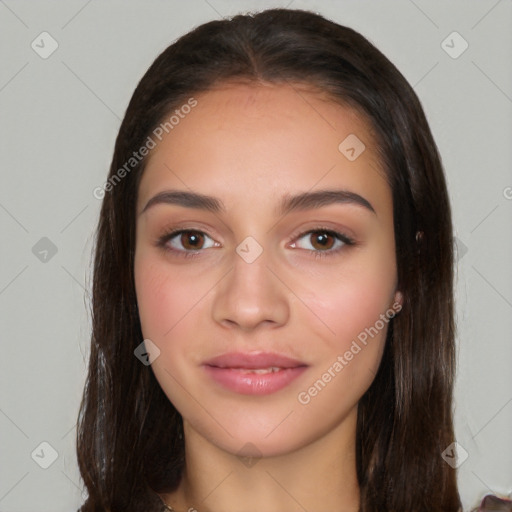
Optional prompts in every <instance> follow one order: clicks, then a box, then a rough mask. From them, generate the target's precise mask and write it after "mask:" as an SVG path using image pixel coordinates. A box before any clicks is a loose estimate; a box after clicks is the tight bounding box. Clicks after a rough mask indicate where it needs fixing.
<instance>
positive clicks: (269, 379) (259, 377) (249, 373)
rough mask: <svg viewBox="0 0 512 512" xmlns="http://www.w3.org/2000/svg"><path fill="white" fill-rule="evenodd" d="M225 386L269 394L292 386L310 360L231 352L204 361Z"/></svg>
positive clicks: (215, 379)
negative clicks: (302, 360)
mask: <svg viewBox="0 0 512 512" xmlns="http://www.w3.org/2000/svg"><path fill="white" fill-rule="evenodd" d="M202 367H203V369H204V370H205V372H206V374H207V375H208V376H209V377H210V378H211V379H212V380H213V381H215V382H216V383H217V384H220V386H221V387H223V388H225V389H228V390H230V391H233V392H235V393H240V394H244V395H266V394H270V393H274V392H276V391H279V390H280V389H283V388H284V387H286V386H288V385H289V384H290V383H291V382H292V381H293V380H295V379H296V378H297V377H298V376H299V375H301V374H302V373H303V372H304V371H305V370H306V368H307V367H308V365H307V364H305V363H303V362H301V361H298V360H296V359H292V358H289V357H286V356H283V355H280V354H275V353H252V354H249V353H229V354H222V355H221V356H218V357H215V358H213V359H210V360H208V361H206V362H205V363H203V365H202Z"/></svg>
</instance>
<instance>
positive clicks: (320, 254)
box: [156, 226, 356, 258]
mask: <svg viewBox="0 0 512 512" xmlns="http://www.w3.org/2000/svg"><path fill="white" fill-rule="evenodd" d="M317 232H320V233H324V234H328V235H331V236H334V238H336V239H337V240H339V241H340V242H343V245H342V246H341V247H338V248H337V249H330V250H326V251H310V252H313V253H314V257H315V258H328V257H331V256H335V255H336V254H338V253H339V251H341V250H342V249H343V248H344V247H345V246H351V245H356V242H355V240H353V239H352V238H350V237H349V236H348V235H346V234H344V233H339V232H338V231H334V230H332V229H329V228H325V227H323V226H318V227H315V228H313V229H309V230H308V231H304V232H302V233H299V234H298V235H294V236H293V237H292V238H291V239H289V240H288V243H290V242H291V241H292V240H295V239H297V240H298V239H301V238H303V237H304V236H306V235H310V234H312V233H317ZM182 233H200V234H202V235H206V236H208V234H207V233H205V232H204V231H201V230H199V229H192V228H187V229H176V230H171V231H170V232H167V233H164V234H163V235H162V236H161V237H159V238H158V240H157V242H156V245H157V246H158V247H160V248H162V249H163V250H164V251H166V252H172V253H175V254H176V253H177V254H178V255H179V256H181V257H184V258H195V257H197V256H199V255H200V252H201V251H202V249H199V250H197V251H181V250H176V249H171V248H170V247H168V246H167V242H168V241H169V240H171V239H172V238H174V237H175V236H177V235H181V234H182ZM209 238H211V237H209ZM305 250H306V251H308V249H305Z"/></svg>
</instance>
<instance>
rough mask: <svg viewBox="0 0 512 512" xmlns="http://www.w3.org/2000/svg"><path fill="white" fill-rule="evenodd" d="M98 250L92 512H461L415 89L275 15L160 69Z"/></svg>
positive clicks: (106, 203) (439, 245)
mask: <svg viewBox="0 0 512 512" xmlns="http://www.w3.org/2000/svg"><path fill="white" fill-rule="evenodd" d="M99 192H100V194H101V195H102V196H104V199H103V204H102V209H101V215H100V221H99V226H98V232H97V243H96V248H95V251H96V253H95V266H94V283H93V332H92V346H91V354H90V364H89V373H88V377H87V383H86V388H85V391H84V397H83V401H82V405H81V410H80V417H79V428H78V434H77V452H78V462H79V468H80V472H81V475H82V478H83V480H84V482H85V485H86V486H87V490H88V494H89V496H88V499H87V501H86V503H85V504H84V505H83V507H82V508H81V511H82V512H89V511H100V510H101V511H103V510H105V511H107V510H108V511H111V512H120V511H130V512H136V511H141V512H142V511H144V512H149V511H158V510H175V511H176V512H182V511H185V510H189V511H191V510H197V511H198V512H206V511H223V512H231V511H235V510H236V511H238V512H240V511H247V512H249V511H253V510H265V511H266V512H278V511H287V512H288V511H290V512H291V511H298V510H310V511H322V512H330V511H335V510H336V511H337V510H340V511H341V510H343V511H361V512H362V511H365V512H366V511H379V512H380V511H408V512H412V511H423V510H425V511H427V510H428V511H429V512H431V511H443V512H449V511H458V510H460V508H461V504H460V499H459V495H458V491H457V486H456V474H455V470H454V469H453V468H452V465H450V464H448V463H447V462H445V460H444V459H443V457H442V453H443V452H444V450H445V449H446V448H448V447H450V445H451V444H452V443H453V441H454V433H453V424H452V385H453V377H454V321H453V291H452V285H453V282H452V272H453V255H452V225H451V216H450V206H449V201H448V194H447V190H446V183H445V178H444V175H443V169H442V165H441V161H440V157H439V154H438V151H437V148H436V145H435V143H434V140H433V138H432V135H431V132H430V129H429V127H428V124H427V121H426V119H425V116H424V113H423V110H422V108H421V105H420V103H419V100H418V98H417V97H416V95H415V93H414V91H413V90H412V88H411V87H410V86H409V85H408V83H407V82H406V80H405V79H404V78H403V76H402V75H401V74H400V73H399V71H398V70H397V69H396V68H395V67H394V66H393V65H392V64H391V63H390V61H389V60H388V59H387V58H386V57H385V56H384V55H382V53H380V52H379V51H378V50H377V49H376V48H375V47H374V46H373V45H372V44H371V43H369V42H368V41H367V40H366V39H365V38H363V37H362V36H361V35H360V34H358V33H357V32H355V31H353V30H351V29H349V28H346V27H342V26H340V25H337V24H335V23H333V22H331V21H328V20H326V19H324V18H322V17H321V16H319V15H316V14H313V13H310V12H306V11H299V10H285V9H274V10H268V11H264V12H261V13H259V14H255V15H252V16H251V15H248V16H241V15H240V16H236V17H234V18H233V19H231V20H223V21H214V22H211V23H207V24H204V25H202V26H200V27H198V28H196V29H195V30H193V31H192V32H190V33H188V34H186V35H185V36H183V37H182V38H180V39H179V40H178V41H177V42H175V43H174V44H172V45H171V46H169V47H168V48H167V49H166V50H165V51H164V52H163V53H162V54H161V55H160V56H159V57H158V58H157V59H156V60H155V62H154V63H153V64H152V65H151V67H150V68H149V70H148V71H147V72H146V74H145V75H144V77H143V78H142V80H141V81H140V83H139V84H138V86H137V88H136V90H135V92H134V94H133V97H132V99H131V101H130V104H129V106H128V109H127V111H126V115H125V117H124V120H123V122H122V125H121V127H120V130H119V135H118V137H117V140H116V145H115V151H114V157H113V161H112V165H111V169H110V174H109V178H108V180H107V181H106V183H105V185H104V187H102V188H101V189H100V190H99Z"/></svg>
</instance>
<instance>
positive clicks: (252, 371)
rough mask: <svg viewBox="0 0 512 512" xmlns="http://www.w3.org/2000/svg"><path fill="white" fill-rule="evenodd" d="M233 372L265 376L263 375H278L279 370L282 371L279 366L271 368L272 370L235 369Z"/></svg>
mask: <svg viewBox="0 0 512 512" xmlns="http://www.w3.org/2000/svg"><path fill="white" fill-rule="evenodd" d="M233 370H238V371H240V372H242V373H258V374H260V373H261V374H263V373H276V372H278V371H279V370H281V368H279V367H278V366H271V367H270V368H233Z"/></svg>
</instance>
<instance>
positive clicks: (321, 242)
mask: <svg viewBox="0 0 512 512" xmlns="http://www.w3.org/2000/svg"><path fill="white" fill-rule="evenodd" d="M310 240H312V242H311V245H312V246H313V247H314V248H315V249H320V250H322V249H332V246H333V245H334V243H335V242H336V237H335V236H333V235H331V234H330V232H328V231H313V232H312V233H311V234H310Z"/></svg>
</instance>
